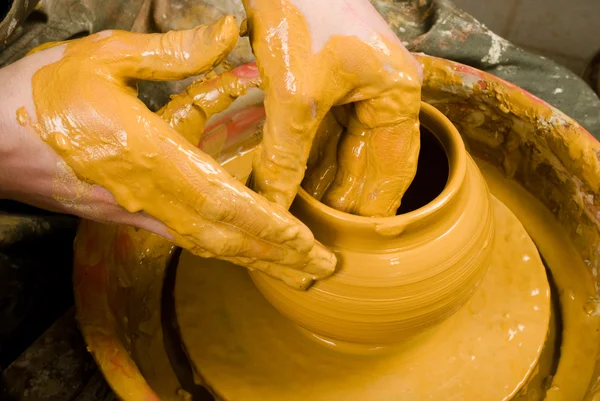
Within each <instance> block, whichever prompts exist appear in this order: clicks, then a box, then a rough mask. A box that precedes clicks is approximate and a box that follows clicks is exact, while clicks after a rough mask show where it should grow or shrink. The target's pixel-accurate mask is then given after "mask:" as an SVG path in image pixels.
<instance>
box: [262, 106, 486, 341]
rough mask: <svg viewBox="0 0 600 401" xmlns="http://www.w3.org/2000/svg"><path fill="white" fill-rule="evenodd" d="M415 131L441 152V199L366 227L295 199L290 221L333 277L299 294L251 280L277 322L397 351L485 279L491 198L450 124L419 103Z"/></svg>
mask: <svg viewBox="0 0 600 401" xmlns="http://www.w3.org/2000/svg"><path fill="white" fill-rule="evenodd" d="M420 119H421V125H422V126H423V127H425V128H426V129H427V130H429V131H430V132H431V133H433V135H434V136H435V137H436V138H437V140H438V141H439V142H440V143H441V145H442V146H443V148H444V150H445V153H446V155H447V159H448V165H449V176H448V181H447V183H446V186H445V188H444V189H443V191H442V192H441V193H440V194H439V195H438V196H437V197H436V198H435V199H434V200H433V201H431V202H430V203H428V204H426V205H425V206H423V207H421V208H419V209H417V210H414V211H412V212H409V213H406V214H401V215H398V216H394V217H389V218H367V217H361V216H355V215H351V214H347V213H342V212H339V211H337V210H335V209H332V208H330V207H328V206H326V205H324V204H322V203H320V202H319V201H317V200H316V199H314V198H313V197H311V196H310V195H309V194H308V193H307V192H306V191H304V190H302V191H300V193H299V195H298V197H297V198H296V201H295V202H294V204H293V206H292V208H291V211H292V213H293V214H294V215H295V216H296V217H298V218H299V219H300V220H301V221H303V222H304V223H305V224H306V225H307V226H308V227H309V228H310V229H311V230H312V232H313V233H314V235H315V238H316V239H317V240H319V241H321V242H322V243H323V244H325V245H326V246H327V247H329V248H330V249H332V250H333V251H334V252H335V253H336V255H337V257H338V261H339V263H338V267H337V273H336V274H335V275H333V276H332V277H331V278H328V279H326V280H323V281H320V282H317V283H316V284H315V285H314V286H313V287H311V288H310V289H309V290H308V291H305V292H303V291H297V290H294V289H292V288H290V287H289V286H287V285H285V284H284V283H282V282H281V281H279V280H275V279H272V278H270V277H268V276H266V275H264V274H262V273H260V272H253V273H252V278H253V280H254V282H255V284H256V286H257V287H258V289H259V290H260V291H261V292H262V294H263V295H264V296H265V297H266V298H267V300H268V301H269V302H270V303H271V304H272V305H273V306H275V307H276V308H277V309H278V310H279V311H280V312H281V313H283V314H284V315H285V316H287V317H288V318H289V319H291V320H293V321H294V322H296V323H297V324H298V325H300V326H301V327H303V328H305V329H307V330H309V331H311V332H312V333H313V334H317V335H319V336H323V337H326V338H328V339H331V340H341V341H344V342H353V343H365V344H386V343H393V342H397V341H399V340H401V339H403V338H406V337H409V336H412V335H414V334H416V333H419V332H421V331H422V330H424V329H427V328H429V327H431V326H433V325H435V324H437V323H439V322H441V321H442V320H444V319H445V318H447V317H448V316H450V315H451V314H452V313H454V312H455V311H457V310H458V309H459V308H460V307H461V306H462V305H463V304H464V303H465V301H466V300H467V299H468V298H469V297H470V296H471V294H472V293H473V291H474V290H475V288H476V287H477V285H478V283H479V281H480V280H481V278H482V276H483V275H484V274H485V271H486V269H487V260H488V257H489V254H490V250H491V248H492V247H491V245H492V240H493V221H492V220H493V219H492V209H491V204H490V194H489V192H488V189H487V186H486V184H485V181H484V180H483V177H482V176H481V174H480V173H479V170H478V169H477V167H476V166H475V163H474V162H473V160H472V159H471V158H470V157H469V156H467V153H466V151H465V148H464V144H463V141H462V139H461V137H460V135H459V133H458V131H457V130H456V128H455V127H454V125H452V123H451V122H450V120H448V119H447V118H446V117H445V116H444V115H443V114H442V113H440V112H439V111H438V110H436V109H435V108H433V107H432V106H430V105H428V104H425V103H423V104H422V107H421V115H420Z"/></svg>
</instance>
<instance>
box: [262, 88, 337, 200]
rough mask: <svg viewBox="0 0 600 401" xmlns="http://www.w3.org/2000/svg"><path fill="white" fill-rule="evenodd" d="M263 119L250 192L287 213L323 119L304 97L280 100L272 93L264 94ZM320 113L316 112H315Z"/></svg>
mask: <svg viewBox="0 0 600 401" xmlns="http://www.w3.org/2000/svg"><path fill="white" fill-rule="evenodd" d="M264 104H265V111H266V114H267V119H266V122H265V125H264V128H263V139H262V143H261V145H260V146H259V148H258V149H257V152H256V155H255V157H254V162H253V171H254V185H255V186H254V189H255V190H256V191H257V192H258V193H260V194H261V195H263V196H264V197H265V198H267V199H268V200H269V201H271V202H274V203H276V204H278V205H281V206H282V207H284V208H285V209H288V208H289V207H290V205H291V204H292V201H293V200H294V197H295V196H296V193H297V191H298V188H299V186H300V183H301V182H302V178H303V177H304V172H305V169H306V162H307V160H308V155H309V152H310V149H311V145H312V142H313V139H314V136H315V133H316V131H317V128H318V127H319V124H320V122H321V119H322V118H323V114H324V113H322V112H321V111H320V110H328V109H329V107H325V105H320V106H318V105H317V102H316V100H315V99H313V98H311V97H308V96H306V97H305V96H296V95H294V96H292V97H291V98H290V99H289V100H283V99H281V98H280V97H279V96H277V95H276V94H275V92H274V91H273V90H271V91H267V92H266V93H265V103H264ZM319 109H320V110H319Z"/></svg>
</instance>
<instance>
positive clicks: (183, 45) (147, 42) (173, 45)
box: [90, 15, 239, 81]
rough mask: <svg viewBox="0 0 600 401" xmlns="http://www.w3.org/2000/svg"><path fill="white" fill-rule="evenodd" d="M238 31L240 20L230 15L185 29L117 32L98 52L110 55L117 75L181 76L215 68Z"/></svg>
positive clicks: (233, 43) (232, 43) (228, 50)
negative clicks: (210, 22)
mask: <svg viewBox="0 0 600 401" xmlns="http://www.w3.org/2000/svg"><path fill="white" fill-rule="evenodd" d="M101 34H102V33H100V34H99V35H101ZM238 35H239V28H238V26H237V23H236V21H235V19H234V17H233V16H231V15H229V16H226V17H223V18H221V19H220V20H218V21H215V22H214V23H212V24H210V25H200V26H198V27H196V28H193V29H189V30H185V31H170V32H167V33H164V34H140V33H132V32H125V31H118V32H113V35H111V36H110V37H108V38H107V39H106V43H105V44H104V45H101V47H102V49H101V51H99V52H96V53H100V54H102V56H101V57H102V58H109V59H110V60H106V61H110V65H111V68H112V69H113V71H112V72H113V74H114V75H115V76H120V77H123V78H135V79H144V80H150V81H163V80H164V81H168V80H179V79H184V78H187V77H189V76H193V75H199V74H203V73H205V72H208V71H210V70H212V69H213V68H214V67H215V66H216V65H218V64H219V63H220V62H221V61H222V60H223V59H224V58H225V56H226V55H227V54H228V53H229V52H230V51H231V49H233V47H234V46H235V44H236V42H237V39H238ZM90 39H92V40H93V37H90ZM96 56H98V54H96Z"/></svg>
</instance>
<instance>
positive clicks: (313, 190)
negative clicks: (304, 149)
mask: <svg viewBox="0 0 600 401" xmlns="http://www.w3.org/2000/svg"><path fill="white" fill-rule="evenodd" d="M342 131H343V128H342V126H341V125H340V124H339V123H338V122H337V120H336V119H335V117H334V116H333V114H332V113H328V114H327V115H325V117H324V118H323V121H321V125H320V126H319V128H318V130H317V133H316V135H315V139H314V140H313V144H312V148H311V150H310V155H309V157H308V162H307V165H306V174H305V176H304V180H303V181H302V187H303V188H304V189H305V190H306V191H307V192H308V193H309V194H310V195H312V197H313V198H315V199H317V200H319V201H320V200H321V198H322V197H323V195H324V194H325V192H326V191H327V189H328V188H329V186H330V185H331V184H332V182H333V180H334V178H335V175H336V171H337V149H338V142H339V140H340V137H341V135H342Z"/></svg>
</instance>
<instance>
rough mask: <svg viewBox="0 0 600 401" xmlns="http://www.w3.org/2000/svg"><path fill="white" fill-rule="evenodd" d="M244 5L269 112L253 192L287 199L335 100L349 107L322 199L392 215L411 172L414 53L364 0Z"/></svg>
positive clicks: (249, 0) (415, 139)
mask: <svg viewBox="0 0 600 401" xmlns="http://www.w3.org/2000/svg"><path fill="white" fill-rule="evenodd" d="M244 4H245V7H246V10H247V12H248V27H249V33H250V37H251V43H252V47H253V50H254V53H255V55H256V58H257V61H258V66H259V69H260V72H261V77H262V79H263V88H264V90H265V107H266V112H267V121H266V124H265V128H264V139H263V144H262V148H261V151H260V153H259V154H258V157H257V158H256V160H255V163H254V178H255V186H256V189H257V190H258V191H259V193H262V194H264V195H265V196H266V197H267V198H268V199H270V200H272V201H275V202H277V203H278V204H280V205H282V206H284V207H287V206H289V204H290V203H291V201H292V199H293V198H294V196H295V194H296V191H297V189H298V186H299V185H300V182H301V181H302V178H303V175H304V171H305V166H306V161H307V158H308V156H309V152H310V150H311V145H312V143H313V138H314V136H315V132H316V131H317V128H318V127H319V124H320V122H321V121H322V119H323V118H324V116H325V115H326V114H327V112H328V111H329V110H330V109H331V108H332V107H333V106H339V105H350V108H349V110H346V112H345V113H344V114H345V115H346V117H347V121H342V123H343V124H346V123H347V129H346V132H345V133H344V134H343V135H342V136H341V139H340V143H339V146H338V147H337V149H338V151H337V153H338V158H339V163H338V164H339V167H338V168H337V172H336V174H335V180H334V181H333V183H332V185H331V186H330V188H329V189H328V190H327V192H326V193H325V195H324V198H323V199H324V201H325V203H327V204H329V205H331V206H333V207H335V208H336V209H339V210H342V211H347V212H352V213H356V214H360V215H368V216H374V215H391V214H394V213H395V211H396V209H397V208H398V206H399V205H400V201H401V197H402V195H403V194H404V192H405V191H406V189H407V188H408V185H409V184H410V182H411V181H412V179H413V177H414V174H415V172H416V164H417V157H418V151H419V129H418V113H419V105H420V91H421V79H422V78H421V70H420V66H419V65H418V63H417V62H416V60H415V59H414V58H413V57H412V56H411V55H410V53H409V52H408V51H407V50H406V49H405V48H404V47H403V46H402V44H401V43H400V41H399V40H398V38H396V37H395V36H394V34H393V33H392V32H391V30H390V29H389V28H388V26H387V25H386V23H385V21H384V20H383V19H382V18H381V17H380V16H379V14H378V13H377V12H376V10H375V9H374V8H373V7H372V6H371V4H370V3H369V1H368V0H330V1H322V2H315V1H309V0H245V1H244ZM336 145H337V144H336ZM329 156H331V155H329Z"/></svg>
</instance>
